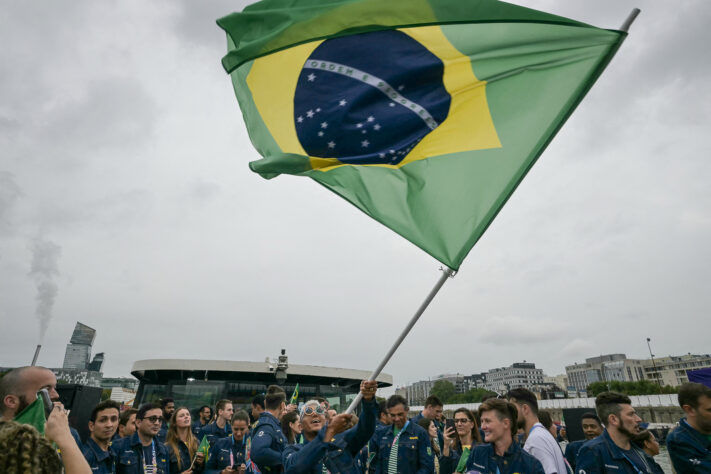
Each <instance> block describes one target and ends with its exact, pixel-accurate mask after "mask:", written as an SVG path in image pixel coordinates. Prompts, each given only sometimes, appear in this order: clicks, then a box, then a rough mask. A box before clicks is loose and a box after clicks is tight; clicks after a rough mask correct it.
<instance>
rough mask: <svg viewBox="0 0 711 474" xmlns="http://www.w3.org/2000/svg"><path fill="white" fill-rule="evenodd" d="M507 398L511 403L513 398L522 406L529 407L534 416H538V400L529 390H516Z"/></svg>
mask: <svg viewBox="0 0 711 474" xmlns="http://www.w3.org/2000/svg"><path fill="white" fill-rule="evenodd" d="M506 398H508V399H509V401H510V400H511V399H512V398H513V399H514V400H516V402H518V403H520V404H522V405H528V407H529V408H530V409H531V411H532V412H533V414H534V415H538V399H537V398H536V396H535V395H534V394H533V392H532V391H530V390H529V389H527V388H523V387H519V388H515V389H513V390H511V391H510V392H509V393H508V395H506Z"/></svg>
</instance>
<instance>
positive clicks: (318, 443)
mask: <svg viewBox="0 0 711 474" xmlns="http://www.w3.org/2000/svg"><path fill="white" fill-rule="evenodd" d="M377 387H378V382H375V381H373V382H368V381H365V380H364V381H362V382H361V384H360V393H362V394H363V401H362V402H361V404H360V406H361V410H362V411H361V417H360V419H359V420H358V424H357V425H356V426H354V427H353V428H350V429H348V423H349V421H350V420H351V418H352V415H346V414H341V415H335V416H333V417H331V419H330V420H329V422H328V425H326V424H325V422H326V416H325V412H326V409H324V407H323V406H321V404H320V403H319V402H318V400H310V401H308V402H306V404H305V405H304V406H303V407H302V408H301V412H300V420H301V426H302V429H303V431H302V434H303V435H304V439H305V441H306V443H305V444H298V443H297V444H292V445H289V446H287V447H286V449H285V450H284V453H283V455H282V459H283V464H284V472H285V473H288V474H320V473H322V472H326V470H328V472H332V473H336V472H338V473H341V474H358V473H361V472H363V471H362V469H360V468H359V466H358V465H357V463H356V459H357V456H358V453H359V452H360V450H361V448H363V446H365V444H366V443H367V442H368V439H370V437H371V436H372V435H373V432H374V431H375V415H376V413H377V410H378V405H377V403H376V401H375V391H376V389H377Z"/></svg>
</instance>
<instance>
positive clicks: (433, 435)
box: [417, 416, 442, 474]
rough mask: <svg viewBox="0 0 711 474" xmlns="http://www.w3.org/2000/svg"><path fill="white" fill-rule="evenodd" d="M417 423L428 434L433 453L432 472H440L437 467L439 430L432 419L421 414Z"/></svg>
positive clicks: (437, 473)
mask: <svg viewBox="0 0 711 474" xmlns="http://www.w3.org/2000/svg"><path fill="white" fill-rule="evenodd" d="M417 424H418V425H420V426H421V427H423V428H424V429H425V431H427V434H428V435H429V436H430V446H431V447H432V453H433V454H434V456H433V457H434V474H440V472H441V471H440V468H439V457H440V455H441V454H442V453H441V452H440V447H439V432H438V431H437V425H435V424H434V421H433V420H432V419H430V418H427V417H426V416H423V417H422V418H420V419H419V420H417Z"/></svg>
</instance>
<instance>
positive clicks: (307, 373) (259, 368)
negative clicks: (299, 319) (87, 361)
mask: <svg viewBox="0 0 711 474" xmlns="http://www.w3.org/2000/svg"><path fill="white" fill-rule="evenodd" d="M282 358H283V360H282ZM282 362H283V365H282ZM131 374H132V375H133V376H134V377H136V378H137V379H138V380H139V381H140V384H139V387H138V393H137V394H136V401H135V406H139V405H140V404H142V403H145V402H151V401H158V400H159V399H161V398H165V397H169V398H173V399H174V400H175V405H176V406H181V405H185V406H187V407H189V408H197V407H199V406H202V405H210V406H214V405H215V402H216V401H217V400H219V399H222V398H226V399H229V400H232V401H233V402H234V403H235V404H236V405H237V406H242V407H244V408H247V407H249V406H250V402H251V399H252V397H254V396H255V395H257V394H259V393H265V392H266V390H267V387H268V386H269V385H279V386H281V387H282V388H283V389H284V390H285V391H286V393H287V396H291V394H292V393H293V391H294V388H295V387H296V384H297V383H298V384H299V395H298V401H300V402H302V401H306V400H309V399H311V398H313V397H315V396H320V397H324V398H326V399H328V401H329V402H330V404H331V405H332V406H334V408H336V409H337V410H338V409H339V408H340V407H341V406H343V407H345V404H347V403H349V402H350V400H352V399H353V398H354V397H355V395H356V394H357V393H358V391H359V389H360V382H361V380H363V379H366V378H368V376H370V372H369V371H367V370H354V369H342V368H336V367H322V366H316V365H296V364H288V363H287V361H286V356H285V355H282V356H281V357H280V358H279V360H278V361H273V362H269V361H264V362H247V361H231V360H194V359H148V360H139V361H136V362H135V363H134V364H133V367H132V369H131ZM284 376H285V378H284ZM377 381H378V386H379V387H389V386H391V385H392V383H393V379H392V376H391V375H389V374H382V373H381V374H380V376H379V377H378V378H377Z"/></svg>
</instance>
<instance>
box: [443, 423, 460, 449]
mask: <svg viewBox="0 0 711 474" xmlns="http://www.w3.org/2000/svg"><path fill="white" fill-rule="evenodd" d="M442 436H443V437H444V443H445V444H446V445H447V446H452V445H453V444H454V440H455V439H456V438H457V430H455V429H454V428H452V427H451V426H450V427H449V428H445V429H444V433H442Z"/></svg>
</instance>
